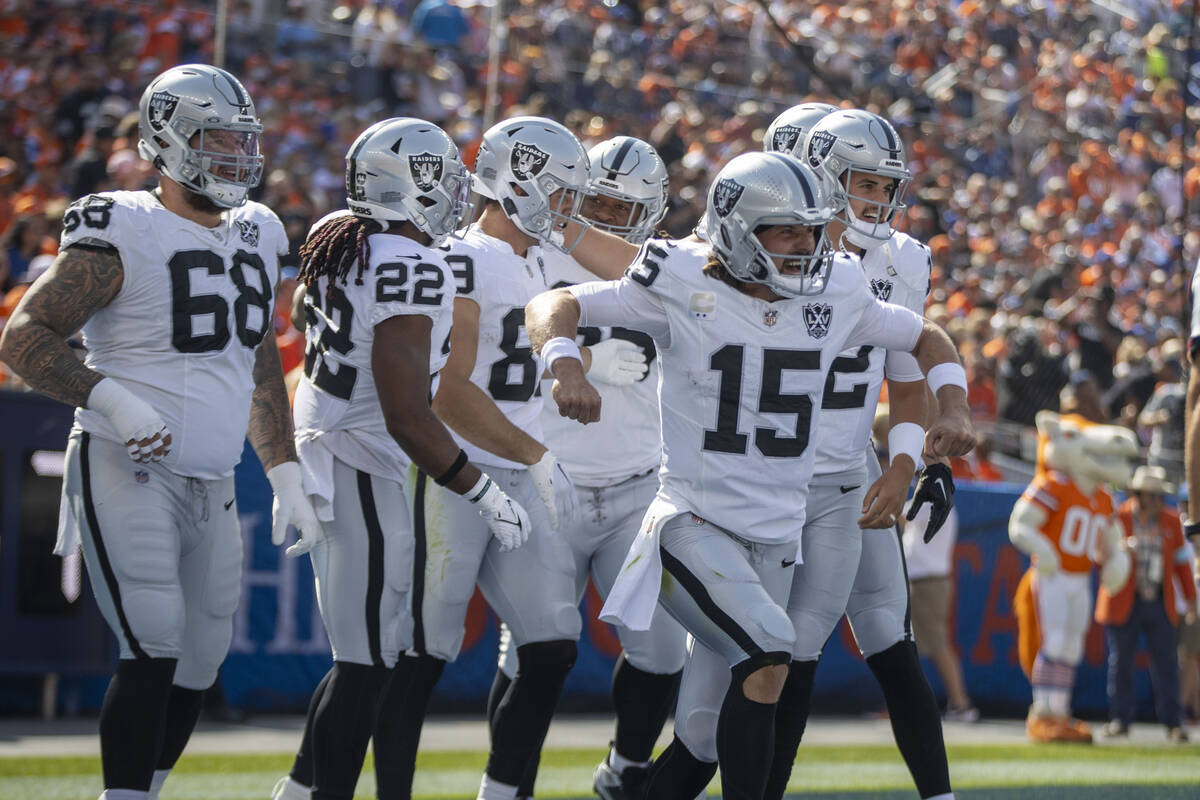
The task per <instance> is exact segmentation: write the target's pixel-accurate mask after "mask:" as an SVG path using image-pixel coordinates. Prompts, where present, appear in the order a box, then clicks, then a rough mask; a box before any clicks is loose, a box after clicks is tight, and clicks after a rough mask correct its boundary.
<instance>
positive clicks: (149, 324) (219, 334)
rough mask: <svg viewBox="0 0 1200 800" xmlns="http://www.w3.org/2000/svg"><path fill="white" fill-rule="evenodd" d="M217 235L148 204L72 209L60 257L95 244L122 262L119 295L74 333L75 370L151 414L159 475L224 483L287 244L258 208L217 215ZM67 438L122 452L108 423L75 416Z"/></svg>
mask: <svg viewBox="0 0 1200 800" xmlns="http://www.w3.org/2000/svg"><path fill="white" fill-rule="evenodd" d="M221 217H222V222H221V224H220V225H218V226H217V227H215V228H206V227H205V226H203V225H201V224H199V223H197V222H192V221H191V220H188V219H184V218H183V217H181V216H179V215H177V214H175V213H173V212H171V211H168V210H167V208H166V207H165V206H163V204H162V203H161V202H159V200H158V197H157V196H155V195H154V194H153V193H151V192H104V193H102V194H93V195H88V196H87V197H83V198H80V199H79V200H76V201H75V202H74V203H72V204H71V206H70V207H69V208H68V209H67V211H66V214H65V215H64V217H63V232H62V241H61V247H62V248H63V249H66V248H67V247H70V246H71V245H73V244H77V243H81V242H82V243H85V244H86V243H87V242H89V241H92V242H97V243H98V242H104V243H107V244H109V245H111V246H113V247H115V248H116V249H117V250H118V252H119V253H120V255H121V265H122V268H123V271H124V278H123V280H122V282H121V290H120V291H119V292H118V293H117V296H116V297H114V298H113V300H112V302H110V303H109V304H108V305H107V306H105V307H104V308H101V309H100V310H99V311H97V312H96V314H95V315H94V316H93V317H92V318H91V319H89V320H88V321H87V322H86V323H84V326H83V342H84V345H85V346H86V347H87V358H86V359H85V362H84V363H86V364H87V366H88V367H90V368H92V369H94V370H96V371H97V372H99V373H100V374H102V375H104V376H106V377H109V378H113V379H115V380H116V381H117V382H118V383H120V384H121V385H122V386H124V387H125V388H127V389H129V390H130V391H131V392H133V393H134V394H136V395H137V396H138V397H140V398H142V399H143V400H145V401H146V402H147V403H149V404H150V405H151V406H152V407H153V408H154V410H155V411H156V412H158V415H159V416H160V417H162V420H163V422H165V423H166V425H167V428H168V430H170V432H171V452H170V453H169V454H168V455H167V456H166V458H164V459H163V462H162V463H163V465H164V466H165V467H166V468H167V469H169V470H171V471H172V472H174V473H176V474H178V475H183V476H187V477H192V478H202V479H205V480H215V479H217V478H223V477H225V476H227V475H232V474H233V468H234V467H235V466H236V465H237V463H238V461H240V460H241V457H242V444H243V441H244V440H245V438H246V425H247V423H248V422H249V420H250V395H251V393H252V392H253V390H254V380H253V377H252V373H253V369H254V351H255V348H256V347H257V346H258V343H259V342H260V341H262V338H263V337H264V336H267V335H272V334H273V332H272V330H271V324H272V319H271V315H272V309H273V307H274V302H275V284H276V282H277V280H278V277H279V257H280V256H281V255H284V254H286V253H287V250H288V242H287V236H286V235H285V234H284V231H283V225H282V224H281V223H280V222H279V218H278V217H276V216H275V214H274V213H273V212H272V211H271V210H270V209H269V208H267V207H266V206H264V205H262V204H261V203H253V202H248V203H246V204H245V205H243V206H240V207H238V208H233V209H229V210H227V211H225V212H224V213H223V214H222V215H221ZM75 426H76V427H77V428H79V429H82V430H85V431H88V432H89V433H91V434H93V435H95V436H99V437H101V438H103V439H108V440H110V441H120V439H119V437H118V436H117V433H116V431H114V430H113V428H112V425H111V424H110V423H109V421H108V418H107V417H105V416H104V415H103V414H100V413H97V412H95V411H90V410H88V409H85V408H80V409H77V410H76V411H75Z"/></svg>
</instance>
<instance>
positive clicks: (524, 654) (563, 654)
mask: <svg viewBox="0 0 1200 800" xmlns="http://www.w3.org/2000/svg"><path fill="white" fill-rule="evenodd" d="M578 654H579V649H578V648H577V647H576V645H575V642H574V641H572V640H570V639H558V640H556V641H553V642H531V643H529V644H523V645H521V646H520V647H518V648H517V660H518V663H519V665H520V666H518V667H517V674H518V676H534V675H554V674H558V673H562V674H566V673H567V672H570V671H571V667H573V666H575V658H576V656H577V655H578Z"/></svg>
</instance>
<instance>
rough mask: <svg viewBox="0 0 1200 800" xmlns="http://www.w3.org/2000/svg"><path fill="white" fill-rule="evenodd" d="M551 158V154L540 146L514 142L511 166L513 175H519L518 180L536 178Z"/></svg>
mask: <svg viewBox="0 0 1200 800" xmlns="http://www.w3.org/2000/svg"><path fill="white" fill-rule="evenodd" d="M549 160H550V154H549V153H547V152H546V151H545V150H542V149H541V148H540V147H537V146H535V145H532V144H525V143H524V142H514V143H513V149H512V156H511V158H510V160H509V166H511V167H512V171H513V175H516V176H517V180H519V181H527V180H529V179H530V178H536V177H537V176H538V174H540V173H541V171H542V169H543V168H544V167H545V166H546V162H547V161H549Z"/></svg>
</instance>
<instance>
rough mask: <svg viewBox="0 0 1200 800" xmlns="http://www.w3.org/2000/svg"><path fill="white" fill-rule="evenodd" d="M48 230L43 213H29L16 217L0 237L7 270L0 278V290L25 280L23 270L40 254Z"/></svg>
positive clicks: (6, 289) (1, 251) (0, 245)
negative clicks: (0, 278)
mask: <svg viewBox="0 0 1200 800" xmlns="http://www.w3.org/2000/svg"><path fill="white" fill-rule="evenodd" d="M48 230H49V226H48V225H47V223H46V217H45V215H43V214H29V215H26V216H23V217H18V218H17V219H16V220H15V221H14V222H13V224H12V225H11V226H10V227H9V229H8V231H7V232H6V233H5V234H4V236H3V238H0V253H2V254H3V256H2V257H3V259H4V261H5V267H6V270H5V271H6V272H7V275H4V276H3V278H4V279H3V280H0V291H8V290H9V289H11V288H12V287H13V286H15V285H17V284H18V283H25V282H26V278H25V271H26V270H27V269H29V265H30V263H31V262H32V261H33V259H34V258H36V257H37V256H39V255H41V254H42V250H43V247H44V246H45V244H46V241H45V240H46V234H47V232H48Z"/></svg>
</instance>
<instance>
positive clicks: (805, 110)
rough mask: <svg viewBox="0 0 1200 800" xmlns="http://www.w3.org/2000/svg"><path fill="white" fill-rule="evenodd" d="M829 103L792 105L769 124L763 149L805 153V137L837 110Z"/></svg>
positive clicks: (793, 153) (794, 154)
mask: <svg viewBox="0 0 1200 800" xmlns="http://www.w3.org/2000/svg"><path fill="white" fill-rule="evenodd" d="M837 110H838V108H837V106H831V105H829V103H801V104H800V105H798V106H792V107H791V108H789V109H788V110H787V111H784V112H783V113H782V114H780V115H779V116H778V117H776V118H775V119H774V120H772V121H771V124H770V125H768V126H767V134H766V136H764V137H763V150H767V151H773V152H776V153H789V154H791V155H793V156H796V157H797V158H803V155H804V137H805V136H807V135H808V132H809V131H811V130H812V127H813V125H816V124H817V123H818V122H820V121H821V120H822V119H823V118H824V117H826V116H827V115H829V114H832V113H833V112H835V111H837Z"/></svg>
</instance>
